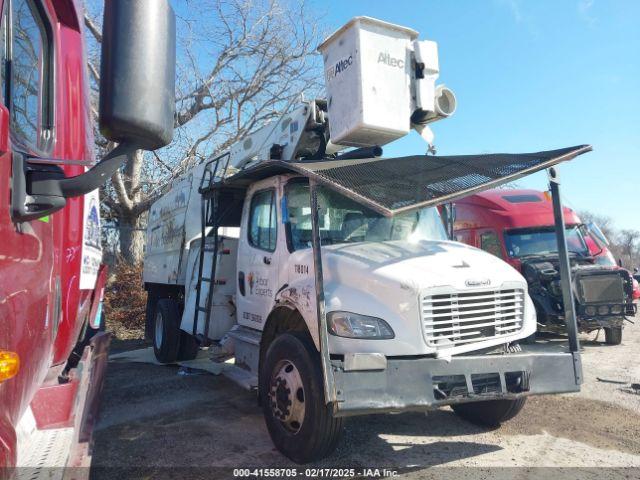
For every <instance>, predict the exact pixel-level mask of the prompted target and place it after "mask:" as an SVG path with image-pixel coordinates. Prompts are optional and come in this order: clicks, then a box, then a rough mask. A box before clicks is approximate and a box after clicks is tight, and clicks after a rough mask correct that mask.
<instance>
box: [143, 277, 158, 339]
mask: <svg viewBox="0 0 640 480" xmlns="http://www.w3.org/2000/svg"><path fill="white" fill-rule="evenodd" d="M157 303H158V296H157V294H156V293H155V292H154V291H153V290H151V289H149V290H147V306H146V308H145V314H144V338H145V339H146V340H151V341H153V333H154V324H155V321H156V305H157Z"/></svg>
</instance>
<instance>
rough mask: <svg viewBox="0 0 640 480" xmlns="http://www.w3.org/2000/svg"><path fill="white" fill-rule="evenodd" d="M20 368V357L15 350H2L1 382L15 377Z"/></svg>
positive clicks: (0, 355)
mask: <svg viewBox="0 0 640 480" xmlns="http://www.w3.org/2000/svg"><path fill="white" fill-rule="evenodd" d="M18 370H20V357H19V356H18V354H17V353H15V352H7V351H6V350H0V382H4V381H5V380H9V379H10V378H11V377H15V376H16V375H17V374H18Z"/></svg>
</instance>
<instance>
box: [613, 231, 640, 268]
mask: <svg viewBox="0 0 640 480" xmlns="http://www.w3.org/2000/svg"><path fill="white" fill-rule="evenodd" d="M618 243H619V245H620V247H621V253H622V261H623V264H624V265H626V266H627V267H629V268H633V267H637V266H638V265H639V263H638V261H639V260H640V232H639V231H638V230H630V229H624V230H620V233H619V235H618Z"/></svg>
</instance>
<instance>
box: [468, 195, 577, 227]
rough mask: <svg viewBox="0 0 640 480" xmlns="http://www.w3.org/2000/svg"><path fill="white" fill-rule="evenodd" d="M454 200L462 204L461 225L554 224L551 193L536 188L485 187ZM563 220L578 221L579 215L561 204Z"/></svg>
mask: <svg viewBox="0 0 640 480" xmlns="http://www.w3.org/2000/svg"><path fill="white" fill-rule="evenodd" d="M456 204H457V205H458V206H459V207H461V208H460V209H459V218H458V219H457V222H458V225H459V226H460V228H465V227H466V228H483V227H497V228H529V227H547V226H553V225H554V224H555V220H554V216H553V204H552V202H551V197H550V196H549V195H548V194H547V192H541V191H538V190H530V189H492V190H486V191H484V192H479V193H476V194H474V195H470V196H468V197H465V198H463V199H461V200H459V201H457V202H456ZM464 207H467V208H464ZM564 221H565V224H568V225H573V224H577V223H580V219H579V217H578V216H577V215H576V213H575V212H574V211H573V210H572V209H570V208H568V207H564ZM463 224H464V226H463Z"/></svg>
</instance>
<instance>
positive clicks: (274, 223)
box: [235, 176, 535, 357]
mask: <svg viewBox="0 0 640 480" xmlns="http://www.w3.org/2000/svg"><path fill="white" fill-rule="evenodd" d="M309 198H310V197H309V182H308V180H307V179H306V178H304V177H295V176H277V177H273V178H270V179H267V180H263V181H260V182H257V183H256V184H255V185H252V186H251V188H250V189H249V190H248V192H247V197H246V200H245V203H244V207H243V213H242V224H241V228H240V238H239V242H238V265H237V271H238V279H239V280H238V284H237V289H236V295H235V298H236V307H237V318H238V324H239V325H242V326H244V327H248V328H253V329H257V330H264V329H265V328H269V327H268V323H269V322H270V321H274V318H273V315H272V314H273V312H274V311H275V310H276V309H277V308H278V307H281V306H285V305H286V306H287V307H289V308H294V309H295V310H296V311H297V312H298V313H299V314H300V315H301V316H302V317H303V318H304V319H305V323H306V325H307V326H308V327H309V331H310V333H311V335H312V337H313V338H314V341H315V342H316V343H317V332H316V326H317V322H316V321H315V305H314V303H315V302H314V301H313V300H314V299H313V291H314V275H313V270H314V267H313V255H312V245H311V237H312V231H311V207H310V201H309ZM318 203H319V209H320V238H321V242H322V254H323V262H324V264H323V274H324V282H325V283H324V288H325V301H326V309H327V318H328V328H329V332H330V334H331V335H330V337H329V346H330V354H333V355H345V354H354V353H378V354H383V355H385V356H402V355H425V354H436V355H437V356H442V357H446V356H449V355H453V354H457V353H463V352H467V351H470V350H477V349H480V348H486V347H492V346H495V345H498V344H502V343H505V342H509V341H516V340H518V339H520V338H524V337H526V336H528V335H530V334H531V333H533V331H534V329H535V319H534V309H533V305H532V303H531V301H530V300H529V297H528V296H527V294H526V282H525V280H524V278H522V276H521V275H520V274H518V273H517V272H516V271H514V270H513V269H511V268H509V267H508V265H507V264H505V263H504V262H501V261H499V260H498V259H496V258H494V257H492V256H490V255H487V254H485V253H484V252H482V251H480V250H477V249H474V248H469V247H467V246H464V245H462V244H460V243H457V242H451V241H448V239H447V236H446V233H445V230H444V227H443V223H442V220H441V218H440V215H439V213H438V211H437V209H435V208H425V209H422V210H418V211H415V212H410V213H406V214H402V215H398V216H395V217H393V218H386V217H384V216H383V215H381V214H380V213H377V212H374V211H372V210H371V209H368V208H367V207H365V206H363V205H362V204H359V203H357V202H356V201H354V200H352V199H350V198H348V197H346V196H344V195H341V194H340V193H337V192H335V191H333V190H330V189H327V188H319V190H318ZM460 265H466V267H465V268H464V269H463V272H464V275H460V274H459V273H460V270H461V269H460V268H458V267H459V266H460ZM487 272H491V275H488V274H487ZM242 279H244V284H243V282H242ZM473 292H476V294H477V295H478V296H479V297H482V296H484V297H485V298H482V299H480V298H478V302H477V307H476V308H475V309H474V310H473V313H474V315H475V316H476V317H478V318H479V319H481V318H482V317H483V316H486V315H489V316H491V318H492V320H491V322H492V325H491V327H490V328H484V329H482V328H480V329H478V330H477V331H476V330H475V329H467V330H465V329H460V330H454V329H447V328H446V326H444V324H443V323H444V321H445V320H446V319H447V318H448V317H447V316H446V315H439V316H438V315H437V314H436V315H434V317H433V318H431V317H430V316H429V315H428V312H429V311H430V309H431V308H434V307H433V306H432V305H433V303H435V300H434V297H433V296H434V295H441V296H442V298H445V297H447V296H450V295H458V294H459V293H462V294H466V295H470V294H471V293H473ZM498 292H500V293H498ZM496 296H499V297H501V298H502V300H501V302H500V303H501V305H502V307H503V309H502V313H501V314H500V315H498V316H495V313H494V311H493V309H494V306H495V303H494V302H495V298H496ZM432 302H433V303H432ZM483 302H486V305H482V303H483ZM441 310H442V312H444V311H445V310H444V309H441ZM435 317H437V318H435ZM470 317H471V316H470ZM497 317H500V321H499V322H498V323H497V324H495V325H494V322H495V320H496V318H497ZM465 320H466V321H470V320H471V318H469V319H466V318H465V317H464V316H463V318H462V319H461V322H462V323H464V322H465ZM435 322H438V323H439V324H440V325H441V326H440V327H439V328H435V325H434V323H435ZM480 323H482V322H480ZM372 340H374V341H372Z"/></svg>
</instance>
